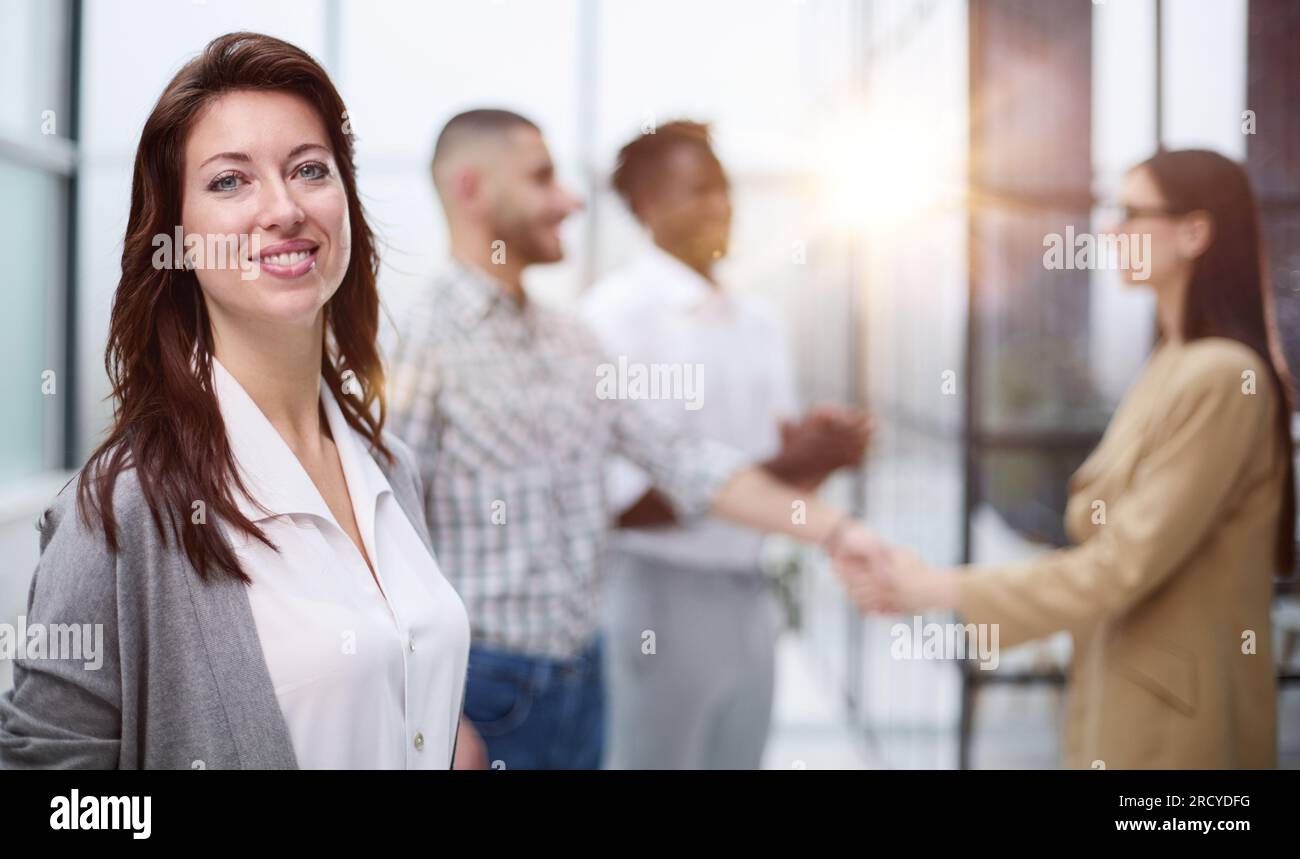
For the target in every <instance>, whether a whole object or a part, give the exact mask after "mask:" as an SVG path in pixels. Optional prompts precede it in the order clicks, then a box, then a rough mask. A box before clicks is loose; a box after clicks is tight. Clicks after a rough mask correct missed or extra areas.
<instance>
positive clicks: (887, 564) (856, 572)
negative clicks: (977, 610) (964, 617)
mask: <svg viewBox="0 0 1300 859" xmlns="http://www.w3.org/2000/svg"><path fill="white" fill-rule="evenodd" d="M835 537H836V538H835V539H834V540H833V541H832V542H831V545H830V546H829V547H828V551H829V552H830V556H831V563H832V565H833V566H834V568H835V572H836V574H837V575H838V576H839V579H840V581H841V582H842V583H843V585H844V589H845V591H846V592H847V593H848V595H849V599H851V600H852V601H853V604H854V605H855V606H857V609H858V611H860V612H862V613H863V614H892V613H909V614H910V613H913V612H921V611H925V610H953V609H956V607H957V574H956V573H954V572H953V571H951V570H941V569H936V568H934V567H930V566H929V565H927V564H926V563H925V561H923V560H922V559H921V557H920V556H919V555H918V554H916V553H915V552H913V551H912V550H910V549H904V548H900V547H893V546H887V545H886V544H885V543H884V542H882V541H881V540H880V538H879V537H877V536H876V535H875V534H874V533H872V531H871V530H870V529H868V528H867V527H866V526H865V525H863V524H862V523H860V522H853V523H851V524H848V525H846V526H845V527H844V528H843V529H841V533H839V534H838V535H835Z"/></svg>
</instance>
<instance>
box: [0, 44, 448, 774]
mask: <svg viewBox="0 0 1300 859" xmlns="http://www.w3.org/2000/svg"><path fill="white" fill-rule="evenodd" d="M345 117H346V113H345V110H344V106H343V102H342V100H341V99H340V98H339V95H338V93H337V92H336V91H335V89H334V86H333V85H332V84H331V83H330V81H329V79H328V77H327V76H326V75H325V72H324V71H323V70H322V69H321V67H320V66H319V65H318V64H317V63H316V62H315V61H314V60H312V59H311V58H310V57H309V56H308V55H307V54H305V53H303V52H302V51H301V50H299V49H298V48H295V47H294V46H292V45H289V44H287V43H285V42H282V41H280V40H278V39H273V38H270V37H268V36H261V35H255V34H250V33H234V34H230V35H226V36H222V37H220V38H218V39H216V40H214V41H213V42H212V43H211V44H209V45H208V47H207V49H206V50H205V51H204V52H203V53H202V54H201V55H200V56H199V57H197V58H195V59H194V60H193V61H191V62H190V63H189V64H187V65H186V66H185V67H184V68H183V69H181V71H180V72H179V73H178V74H177V75H176V77H175V78H174V79H173V80H172V81H171V83H170V84H168V86H167V88H166V90H165V91H164V92H163V94H162V96H161V98H160V99H159V101H158V104H157V105H156V106H155V107H154V109H153V112H152V113H151V115H150V116H149V119H148V121H147V122H146V124H145V127H144V131H143V134H142V136H141V140H140V146H139V149H138V151H137V154H136V160H135V173H134V178H133V182H132V192H131V210H130V216H129V220H128V224H127V233H126V238H125V241H124V248H123V253H122V279H121V282H120V283H119V285H118V288H117V292H116V295H115V296H114V301H113V311H112V321H111V325H110V334H109V344H108V353H107V358H106V364H107V368H108V372H109V376H110V379H111V381H112V384H113V398H114V405H115V421H114V425H113V427H112V430H111V432H110V434H109V436H108V438H107V439H106V440H105V442H104V443H103V444H102V445H101V446H100V447H99V448H98V449H97V450H96V451H95V452H94V454H93V455H92V456H91V458H90V460H89V462H88V463H87V464H86V466H85V468H84V469H83V470H82V471H81V473H80V474H79V475H78V477H77V479H75V480H74V481H73V482H72V483H71V484H69V485H68V486H67V487H65V488H64V490H63V492H62V493H61V494H60V495H59V497H58V498H57V499H56V500H55V502H54V505H53V507H52V508H51V509H50V510H49V511H47V513H46V515H45V517H44V520H43V522H42V528H41V558H40V562H39V565H38V567H37V569H36V573H35V576H34V579H33V582H32V587H31V591H30V595H29V602H28V612H27V618H28V621H29V622H30V623H40V624H59V623H66V624H92V625H94V626H95V628H97V629H99V628H102V630H103V634H104V639H105V647H104V649H103V652H104V655H103V665H102V666H100V667H98V668H95V667H93V666H88V665H87V663H85V662H84V661H80V660H76V659H71V658H62V657H63V656H66V655H65V654H60V653H48V654H46V655H44V656H42V657H40V658H30V659H20V660H18V661H17V662H16V664H15V672H14V689H13V690H12V692H10V693H8V694H6V695H5V696H4V697H3V698H0V766H2V767H101V768H112V767H123V768H135V767H183V768H230V767H293V766H302V767H373V768H446V767H449V766H450V764H451V760H452V755H453V751H454V745H455V738H456V732H457V725H458V722H459V714H460V710H461V702H462V698H463V692H464V682H465V666H466V660H467V655H468V647H469V629H468V624H467V621H466V617H465V611H464V608H463V606H462V604H461V602H460V599H459V597H457V595H456V594H455V592H454V591H453V590H452V589H451V587H450V586H449V585H448V583H447V581H446V580H445V579H444V578H443V576H442V573H441V571H440V570H439V568H438V565H437V562H436V561H435V559H434V556H433V553H432V549H431V547H430V545H429V537H428V534H427V531H426V530H425V526H424V524H423V516H422V514H421V510H420V505H421V499H422V496H423V492H422V489H421V486H420V484H419V477H418V475H417V473H416V471H415V469H414V468H413V467H412V465H411V460H410V453H409V451H408V450H407V449H406V448H405V447H404V446H403V445H402V444H401V442H399V441H397V440H396V439H394V438H393V437H392V436H390V435H389V434H388V433H386V432H384V430H383V424H384V402H383V393H382V392H383V385H384V380H383V370H382V367H381V364H380V360H379V355H378V351H377V349H376V345H375V340H376V334H377V330H378V320H379V296H378V293H377V291H376V286H375V273H376V270H377V268H378V262H379V261H378V257H377V256H376V253H375V249H374V243H373V239H372V236H371V233H370V229H369V227H368V226H367V225H366V221H365V216H364V213H363V211H362V207H361V204H360V201H359V198H358V196H357V189H356V178H355V169H354V165H353V149H352V139H351V136H350V133H349V132H348V131H347V130H346V124H345ZM178 227H179V228H180V230H179V233H180V234H183V235H186V236H191V237H199V238H200V239H201V241H200V242H197V243H191V242H189V241H185V243H184V245H183V247H182V248H177V249H176V250H175V252H176V253H177V254H179V253H181V252H182V250H183V251H184V252H185V253H186V257H185V260H184V263H183V264H181V265H176V266H166V265H159V264H158V263H157V260H156V250H157V249H158V247H159V243H160V239H165V238H166V237H170V236H173V235H176V234H177V233H178V231H177V228H178ZM214 247H227V248H231V249H233V255H231V256H228V257H225V258H222V257H221V255H220V254H213V253H203V252H201V251H202V250H203V249H205V248H206V249H211V248H214ZM217 259H220V262H216V260H217Z"/></svg>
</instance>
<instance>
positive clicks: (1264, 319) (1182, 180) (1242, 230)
mask: <svg viewBox="0 0 1300 859" xmlns="http://www.w3.org/2000/svg"><path fill="white" fill-rule="evenodd" d="M1139 166H1141V167H1145V168H1146V169H1147V170H1149V171H1150V172H1151V175H1152V176H1153V177H1154V178H1155V181H1156V185H1157V186H1158V187H1159V188H1160V192H1161V193H1162V194H1163V195H1164V197H1165V202H1166V203H1167V204H1168V206H1169V208H1170V209H1171V210H1172V211H1174V212H1193V211H1198V210H1200V211H1205V212H1207V213H1209V215H1210V217H1211V218H1212V219H1213V221H1214V237H1213V239H1212V241H1211V244H1210V246H1209V248H1207V249H1206V251H1205V253H1203V254H1201V256H1200V257H1198V258H1197V260H1196V262H1195V264H1194V265H1193V267H1192V282H1191V284H1190V285H1189V286H1188V289H1187V302H1186V305H1185V307H1184V310H1183V323H1182V324H1183V330H1182V332H1181V333H1182V337H1183V339H1184V340H1187V341H1191V340H1195V339H1197V338H1200V337H1227V338H1229V339H1231V340H1236V341H1237V342H1239V343H1243V344H1245V345H1246V346H1249V347H1250V348H1251V349H1254V350H1255V352H1256V353H1257V354H1258V355H1259V356H1260V357H1261V358H1262V359H1263V360H1264V362H1265V363H1266V364H1267V365H1268V368H1269V371H1270V372H1269V375H1270V376H1271V378H1272V383H1273V386H1274V388H1275V389H1276V390H1277V394H1278V410H1277V430H1278V435H1279V437H1280V438H1281V440H1282V441H1281V443H1282V444H1283V445H1284V448H1285V452H1286V456H1285V460H1286V466H1285V468H1286V481H1285V486H1284V487H1283V497H1282V522H1281V527H1280V528H1279V529H1278V543H1277V564H1278V568H1279V569H1278V572H1279V573H1280V574H1281V575H1289V574H1290V573H1291V571H1292V569H1293V568H1294V566H1295V536H1296V533H1295V527H1296V521H1295V520H1296V500H1295V460H1294V455H1293V450H1292V442H1291V413H1292V412H1293V411H1294V410H1295V408H1296V396H1295V387H1294V384H1293V381H1292V378H1291V373H1290V371H1289V370H1288V369H1287V364H1286V357H1285V355H1284V354H1283V352H1282V343H1281V338H1280V337H1279V336H1278V331H1277V321H1276V317H1275V315H1274V310H1273V291H1272V289H1271V288H1270V286H1269V283H1268V276H1267V271H1268V269H1267V267H1266V265H1265V261H1264V260H1265V257H1264V243H1263V238H1262V237H1261V233H1260V227H1259V207H1258V206H1257V205H1256V203H1255V194H1254V192H1253V191H1252V190H1251V187H1250V179H1249V177H1248V176H1247V175H1246V171H1245V170H1244V169H1243V168H1242V167H1241V165H1239V164H1237V163H1236V162H1234V161H1231V160H1229V159H1227V158H1225V157H1223V156H1222V155H1219V154H1218V153H1217V152H1210V151H1208V150H1205V149H1183V150H1172V151H1171V150H1162V151H1160V152H1158V153H1156V154H1155V155H1154V156H1152V157H1151V158H1149V159H1148V160H1146V161H1144V162H1143V163H1142V164H1141V165H1139Z"/></svg>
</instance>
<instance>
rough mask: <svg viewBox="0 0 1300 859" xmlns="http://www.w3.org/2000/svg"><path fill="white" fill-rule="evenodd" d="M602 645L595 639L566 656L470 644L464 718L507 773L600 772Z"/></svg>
mask: <svg viewBox="0 0 1300 859" xmlns="http://www.w3.org/2000/svg"><path fill="white" fill-rule="evenodd" d="M603 649H604V645H603V642H602V641H601V638H600V637H599V636H598V637H597V638H596V639H595V640H594V641H593V642H592V643H591V644H590V645H589V646H588V647H587V648H586V649H585V650H584V651H583V652H582V653H580V654H579V655H578V656H575V657H574V658H572V659H550V658H546V657H539V656H529V655H527V654H524V653H516V652H512V651H505V650H498V649H496V648H492V647H486V646H483V645H479V644H475V645H473V646H472V647H471V648H470V651H469V675H468V678H467V683H466V693H465V716H466V718H468V719H469V720H470V722H471V723H472V724H473V725H474V729H475V730H476V731H478V733H479V736H481V737H482V738H483V743H484V745H486V746H487V759H488V765H489V766H492V767H495V768H498V769H500V768H502V767H504V768H506V769H520V770H524V769H527V770H532V769H599V768H600V765H601V758H602V756H603V754H604V749H605V676H604V664H603V663H604V656H603Z"/></svg>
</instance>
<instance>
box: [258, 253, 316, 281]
mask: <svg viewBox="0 0 1300 859" xmlns="http://www.w3.org/2000/svg"><path fill="white" fill-rule="evenodd" d="M319 251H320V247H319V246H313V247H311V248H304V249H302V250H293V251H282V252H280V253H272V254H268V253H263V254H261V256H260V257H258V267H259V268H260V269H261V270H262V271H264V272H266V273H267V274H269V275H271V277H278V278H281V279H282V280H292V279H293V278H296V277H302V276H303V275H304V274H306V273H307V272H309V271H311V270H312V269H313V268H315V267H316V254H317V253H318V252H319Z"/></svg>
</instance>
